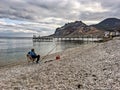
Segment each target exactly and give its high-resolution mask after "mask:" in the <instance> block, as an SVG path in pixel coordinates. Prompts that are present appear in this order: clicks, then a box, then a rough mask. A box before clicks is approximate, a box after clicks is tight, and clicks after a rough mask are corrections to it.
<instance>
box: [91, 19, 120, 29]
mask: <svg viewBox="0 0 120 90" xmlns="http://www.w3.org/2000/svg"><path fill="white" fill-rule="evenodd" d="M92 26H93V27H96V28H98V29H100V30H104V31H120V19H117V18H107V19H105V20H103V21H102V22H100V23H98V24H96V25H92Z"/></svg>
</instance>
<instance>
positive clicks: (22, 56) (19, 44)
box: [0, 38, 83, 66]
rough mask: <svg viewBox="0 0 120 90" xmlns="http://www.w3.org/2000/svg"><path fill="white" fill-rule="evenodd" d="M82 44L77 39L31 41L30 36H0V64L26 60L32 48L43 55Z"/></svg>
mask: <svg viewBox="0 0 120 90" xmlns="http://www.w3.org/2000/svg"><path fill="white" fill-rule="evenodd" d="M82 44H83V42H79V41H75V42H72V41H65V42H56V41H52V42H33V40H32V39H31V38H30V39H28V38H22V39H21V38H0V66H5V65H8V64H11V63H16V62H17V63H18V62H24V61H26V54H27V53H28V52H29V51H30V50H31V49H32V48H34V49H35V52H36V53H37V54H40V55H41V56H45V55H47V54H52V53H56V52H60V51H63V50H66V49H68V48H74V47H79V46H80V45H82ZM50 51H51V52H50Z"/></svg>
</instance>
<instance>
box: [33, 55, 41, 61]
mask: <svg viewBox="0 0 120 90" xmlns="http://www.w3.org/2000/svg"><path fill="white" fill-rule="evenodd" d="M32 58H35V59H36V58H37V60H36V63H38V61H39V60H40V55H36V56H32Z"/></svg>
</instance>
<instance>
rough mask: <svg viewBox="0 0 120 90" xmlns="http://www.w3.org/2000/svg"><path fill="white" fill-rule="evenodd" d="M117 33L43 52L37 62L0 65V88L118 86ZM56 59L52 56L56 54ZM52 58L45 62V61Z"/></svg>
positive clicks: (49, 89)
mask: <svg viewBox="0 0 120 90" xmlns="http://www.w3.org/2000/svg"><path fill="white" fill-rule="evenodd" d="M119 45H120V37H118V38H114V39H113V40H111V41H108V42H104V43H95V44H94V43H91V44H86V45H81V46H80V47H76V48H70V49H67V50H65V51H62V52H58V53H54V54H51V55H49V56H47V57H46V58H45V59H44V61H41V62H40V64H24V65H21V64H20V65H16V66H13V67H10V68H9V67H8V68H2V69H0V88H1V89H4V90H9V89H13V90H14V89H20V90H22V89H25V90H30V89H32V90H34V89H35V90H53V89H55V90H58V89H62V90H76V89H85V90H93V89H111V90H119V88H120V77H119V75H120V69H119V68H120V61H119V58H120V55H119V51H120V46H119ZM58 54H59V55H60V60H55V56H56V55H58ZM49 60H53V61H50V62H47V63H45V61H49Z"/></svg>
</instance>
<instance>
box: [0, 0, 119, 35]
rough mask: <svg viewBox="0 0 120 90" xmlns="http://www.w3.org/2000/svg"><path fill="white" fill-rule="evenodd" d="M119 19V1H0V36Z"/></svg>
mask: <svg viewBox="0 0 120 90" xmlns="http://www.w3.org/2000/svg"><path fill="white" fill-rule="evenodd" d="M111 17H114V18H119V19H120V0H0V36H26V37H29V36H32V35H33V33H36V34H40V35H41V36H44V35H50V34H53V33H54V31H55V29H56V28H57V27H60V26H63V25H64V24H65V23H68V22H74V21H76V20H77V21H83V22H84V23H86V24H88V25H90V24H95V23H98V22H100V21H102V20H104V19H105V18H111Z"/></svg>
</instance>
